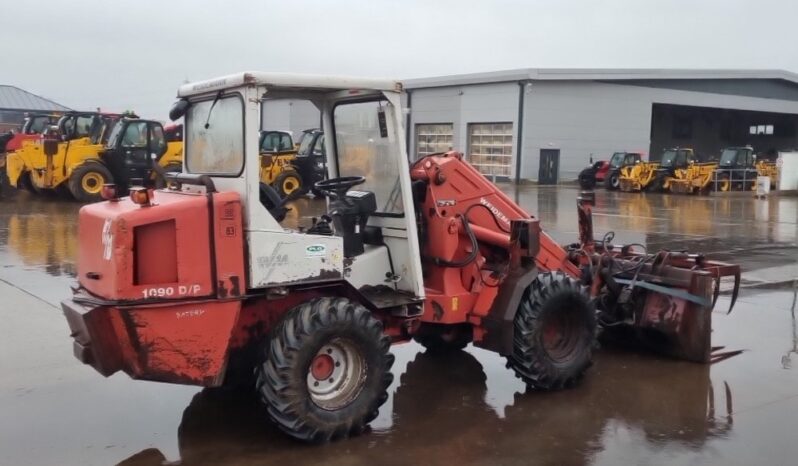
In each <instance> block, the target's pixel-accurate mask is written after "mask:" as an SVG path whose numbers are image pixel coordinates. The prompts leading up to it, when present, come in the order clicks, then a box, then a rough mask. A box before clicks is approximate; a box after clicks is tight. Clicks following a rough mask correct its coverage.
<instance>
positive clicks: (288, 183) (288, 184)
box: [282, 176, 299, 194]
mask: <svg viewBox="0 0 798 466" xmlns="http://www.w3.org/2000/svg"><path fill="white" fill-rule="evenodd" d="M282 187H283V192H284V193H286V194H291V193H292V192H294V191H296V190H297V189H299V180H298V179H296V178H294V177H293V176H289V177H288V178H286V179H284V180H283V186H282Z"/></svg>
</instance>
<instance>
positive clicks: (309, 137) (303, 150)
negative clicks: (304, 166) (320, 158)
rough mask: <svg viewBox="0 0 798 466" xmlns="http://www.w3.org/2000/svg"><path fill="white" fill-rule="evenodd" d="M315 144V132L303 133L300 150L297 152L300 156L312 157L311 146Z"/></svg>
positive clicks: (300, 139)
mask: <svg viewBox="0 0 798 466" xmlns="http://www.w3.org/2000/svg"><path fill="white" fill-rule="evenodd" d="M312 142H313V132H311V131H308V132H306V133H302V136H301V137H300V138H299V149H298V150H297V154H298V155H310V152H309V151H310V144H311V143H312Z"/></svg>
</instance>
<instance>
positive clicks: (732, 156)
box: [720, 149, 737, 166]
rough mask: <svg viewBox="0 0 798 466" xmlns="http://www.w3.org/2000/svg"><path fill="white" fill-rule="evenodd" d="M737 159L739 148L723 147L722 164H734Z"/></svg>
mask: <svg viewBox="0 0 798 466" xmlns="http://www.w3.org/2000/svg"><path fill="white" fill-rule="evenodd" d="M735 161H737V149H723V152H722V153H721V154H720V164H721V165H724V166H729V165H734V162H735Z"/></svg>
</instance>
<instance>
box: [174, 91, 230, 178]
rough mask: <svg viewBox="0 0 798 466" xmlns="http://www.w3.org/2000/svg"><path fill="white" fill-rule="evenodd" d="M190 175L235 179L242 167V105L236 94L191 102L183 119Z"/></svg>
mask: <svg viewBox="0 0 798 466" xmlns="http://www.w3.org/2000/svg"><path fill="white" fill-rule="evenodd" d="M185 139H186V150H185V158H186V168H187V169H188V170H187V171H188V172H189V173H198V174H208V175H231V176H237V175H239V174H240V173H241V171H242V170H243V168H244V104H243V102H242V100H241V98H240V96H239V95H238V94H234V95H228V96H224V97H221V98H219V99H218V100H217V101H216V103H215V104H214V99H209V100H203V101H200V102H194V103H192V105H191V106H190V107H189V109H188V111H187V112H186V116H185Z"/></svg>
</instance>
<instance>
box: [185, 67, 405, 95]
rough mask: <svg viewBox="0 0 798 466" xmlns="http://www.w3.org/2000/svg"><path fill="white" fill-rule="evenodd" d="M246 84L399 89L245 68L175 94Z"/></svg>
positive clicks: (385, 83) (384, 83)
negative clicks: (246, 69)
mask: <svg viewBox="0 0 798 466" xmlns="http://www.w3.org/2000/svg"><path fill="white" fill-rule="evenodd" d="M250 84H253V85H257V86H265V87H267V88H268V87H274V88H280V89H291V90H313V91H323V90H329V91H335V90H342V89H344V90H347V89H348V90H377V91H393V92H401V91H402V83H400V82H399V81H395V80H391V79H380V78H358V77H351V76H325V75H312V74H295V73H273V72H261V71H246V72H241V73H235V74H229V75H227V76H221V77H218V78H213V79H207V80H204V81H197V82H193V83H188V84H184V85H182V86H180V88H179V89H178V91H177V96H178V97H187V96H191V95H196V94H205V93H208V92H213V91H220V90H224V89H230V88H234V87H239V86H243V85H250Z"/></svg>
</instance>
